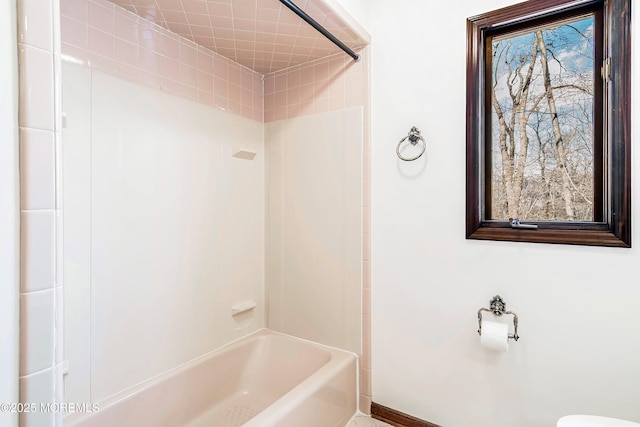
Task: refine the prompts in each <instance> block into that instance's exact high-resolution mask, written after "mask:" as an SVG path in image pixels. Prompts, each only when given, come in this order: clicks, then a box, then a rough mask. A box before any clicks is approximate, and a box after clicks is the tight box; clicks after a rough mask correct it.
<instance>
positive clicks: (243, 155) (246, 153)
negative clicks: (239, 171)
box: [233, 150, 258, 160]
mask: <svg viewBox="0 0 640 427" xmlns="http://www.w3.org/2000/svg"><path fill="white" fill-rule="evenodd" d="M256 154H258V153H256V152H255V151H251V150H238V151H236V152H235V153H233V157H235V158H237V159H244V160H253V159H254V158H255V157H256Z"/></svg>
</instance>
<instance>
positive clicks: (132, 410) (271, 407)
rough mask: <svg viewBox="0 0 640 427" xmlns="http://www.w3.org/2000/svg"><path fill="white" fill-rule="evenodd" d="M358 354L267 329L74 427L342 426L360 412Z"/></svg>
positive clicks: (78, 419) (140, 388) (76, 420)
mask: <svg viewBox="0 0 640 427" xmlns="http://www.w3.org/2000/svg"><path fill="white" fill-rule="evenodd" d="M356 365H357V364H356V356H355V355H354V354H352V353H349V352H346V351H343V350H338V349H334V348H332V347H326V346H322V345H319V344H316V343H312V342H309V341H305V340H301V339H298V338H294V337H291V336H288V335H283V334H279V333H276V332H272V331H270V330H268V329H262V330H260V331H257V332H255V333H253V334H251V335H249V336H247V337H245V338H242V339H240V340H238V341H236V342H234V343H232V344H229V345H227V346H225V347H223V348H221V349H220V350H217V351H215V352H213V353H211V354H209V355H205V356H203V357H201V358H199V359H196V360H195V361H193V362H190V363H188V364H186V365H184V366H181V367H178V368H176V369H174V370H172V371H170V372H168V373H166V374H163V375H161V376H159V377H156V378H153V379H151V380H149V381H146V382H144V383H142V384H140V385H137V386H135V387H133V388H131V389H129V390H126V391H124V392H122V393H120V394H118V395H116V396H114V397H111V398H109V399H108V400H106V401H104V402H100V405H99V411H97V412H95V413H92V414H74V415H71V416H69V417H68V418H67V419H65V426H68V427H113V426H119V427H205V426H207V427H213V426H215V427H235V426H245V427H269V426H278V427H299V426H305V427H343V426H345V425H346V424H347V423H348V422H349V420H350V419H351V418H352V417H353V415H354V414H355V413H356V406H357V403H356V402H357V366H356Z"/></svg>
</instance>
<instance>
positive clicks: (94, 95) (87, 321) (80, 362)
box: [63, 64, 265, 402]
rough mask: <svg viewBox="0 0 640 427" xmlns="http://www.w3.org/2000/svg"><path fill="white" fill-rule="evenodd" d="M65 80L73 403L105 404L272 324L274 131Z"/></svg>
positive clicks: (94, 76)
mask: <svg viewBox="0 0 640 427" xmlns="http://www.w3.org/2000/svg"><path fill="white" fill-rule="evenodd" d="M63 79H64V80H63V97H64V98H63V102H64V104H63V107H64V112H65V114H66V116H67V117H66V128H65V130H64V132H65V133H64V149H63V165H64V166H63V170H64V176H63V179H64V183H63V188H64V190H63V194H64V209H65V224H64V228H65V233H64V239H65V247H64V251H65V259H64V262H65V305H66V309H65V315H66V318H65V327H66V328H65V334H66V340H65V352H66V353H65V357H66V359H67V360H69V374H68V376H67V377H66V400H67V401H70V402H88V401H94V402H95V401H99V400H102V399H104V398H105V397H107V396H110V395H113V394H114V393H117V392H119V391H121V390H123V389H125V388H127V387H130V386H132V385H135V384H137V383H139V382H141V381H144V380H146V379H148V378H150V377H153V376H155V375H158V374H160V373H162V372H164V371H167V370H169V369H171V368H174V367H176V366H178V365H180V364H182V363H185V362H188V361H190V360H192V359H194V358H196V357H198V356H201V355H203V354H206V353H207V352H210V351H212V350H214V349H216V348H218V347H220V346H222V345H223V344H225V343H227V342H229V341H231V340H233V339H235V338H238V337H240V336H243V335H246V334H248V333H250V332H252V331H254V330H256V329H258V328H261V327H263V326H264V296H263V293H264V233H265V231H264V206H265V199H264V191H265V190H264V152H263V125H262V123H260V122H255V121H252V120H249V119H246V118H243V117H240V116H236V115H233V114H231V113H227V112H224V111H221V110H217V109H214V108H211V107H207V106H204V105H201V104H198V103H195V102H193V101H189V100H186V99H182V98H178V97H174V96H171V95H168V94H165V93H162V92H159V91H156V90H153V89H150V88H146V87H142V86H138V85H136V84H132V83H128V82H125V81H123V80H119V79H117V78H114V77H111V76H108V75H106V74H102V73H100V72H96V71H91V70H88V69H86V68H79V67H76V66H73V65H69V64H65V67H64V71H63ZM239 149H248V150H252V151H254V152H256V153H257V155H256V157H255V159H253V160H244V159H238V158H235V157H232V154H234V153H235V152H236V151H237V150H239ZM247 300H254V301H255V302H257V304H258V305H257V307H256V309H255V310H253V311H252V312H250V313H245V314H242V315H240V316H237V317H235V318H234V317H232V316H231V306H232V305H234V304H237V303H240V302H244V301H247Z"/></svg>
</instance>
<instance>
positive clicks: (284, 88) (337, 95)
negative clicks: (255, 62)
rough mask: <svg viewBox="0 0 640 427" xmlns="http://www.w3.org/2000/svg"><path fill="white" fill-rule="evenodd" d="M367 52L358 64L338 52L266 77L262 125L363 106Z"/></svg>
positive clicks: (364, 100)
mask: <svg viewBox="0 0 640 427" xmlns="http://www.w3.org/2000/svg"><path fill="white" fill-rule="evenodd" d="M367 52H368V50H367V49H364V50H363V51H362V52H361V53H362V54H363V55H362V56H363V57H362V58H361V59H360V61H358V62H354V61H353V60H352V59H351V58H350V57H349V56H347V55H345V54H343V53H342V52H341V53H339V54H336V55H332V56H330V57H328V58H323V59H321V60H317V61H313V62H310V63H306V64H302V65H299V66H295V67H291V68H288V69H286V70H283V71H278V72H275V73H271V74H268V75H266V76H265V80H264V121H265V122H270V121H273V120H282V119H290V118H293V117H298V116H304V115H307V114H315V113H324V112H327V111H336V110H341V109H344V108H349V107H354V106H358V105H365V103H366V102H367V99H366V93H367V88H365V82H366V81H367V80H366V74H367V73H368V66H367V63H368V58H365V56H366V55H367Z"/></svg>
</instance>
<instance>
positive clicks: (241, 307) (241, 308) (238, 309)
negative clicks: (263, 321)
mask: <svg viewBox="0 0 640 427" xmlns="http://www.w3.org/2000/svg"><path fill="white" fill-rule="evenodd" d="M256 305H257V304H256V302H255V301H253V300H249V301H244V302H241V303H239V304H236V305H234V306H233V307H231V315H232V316H237V315H238V314H240V313H244V312H245V311H249V310H253V309H254V308H256Z"/></svg>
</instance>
